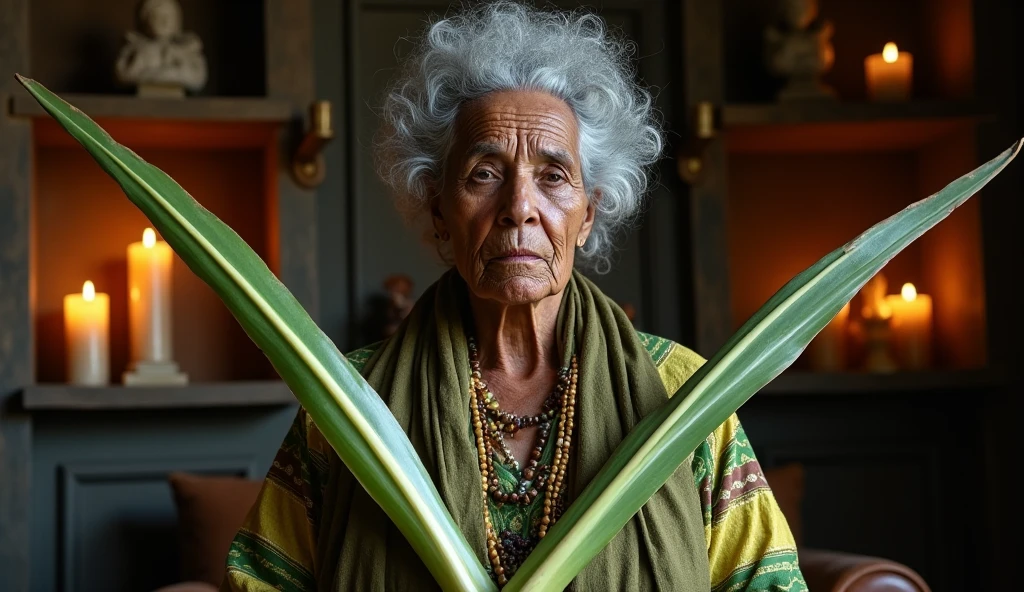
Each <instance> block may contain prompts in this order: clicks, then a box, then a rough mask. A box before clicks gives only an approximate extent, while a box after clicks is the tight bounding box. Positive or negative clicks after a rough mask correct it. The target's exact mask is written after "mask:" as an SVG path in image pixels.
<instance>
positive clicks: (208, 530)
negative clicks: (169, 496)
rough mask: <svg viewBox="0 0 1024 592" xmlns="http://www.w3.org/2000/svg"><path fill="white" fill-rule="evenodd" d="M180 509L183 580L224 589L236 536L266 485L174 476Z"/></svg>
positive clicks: (179, 523)
mask: <svg viewBox="0 0 1024 592" xmlns="http://www.w3.org/2000/svg"><path fill="white" fill-rule="evenodd" d="M168 481H170V484H171V490H172V491H173V492H174V502H175V504H176V505H177V507H178V530H179V533H180V537H181V538H180V541H181V574H180V576H181V579H182V580H186V581H188V580H191V581H198V582H209V583H210V584H212V585H214V586H220V584H221V581H222V580H223V579H224V564H225V563H226V561H227V556H228V549H229V548H230V547H231V541H232V540H233V539H234V538H235V533H237V532H238V529H239V528H240V527H241V526H242V522H244V521H245V516H246V514H248V512H249V508H251V507H252V506H253V504H254V503H256V496H257V495H258V494H259V492H260V488H261V487H262V486H263V481H254V480H251V479H244V478H242V477H223V476H205V475H192V474H188V473H172V474H171V475H169V477H168Z"/></svg>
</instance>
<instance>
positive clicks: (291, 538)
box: [221, 333, 807, 592]
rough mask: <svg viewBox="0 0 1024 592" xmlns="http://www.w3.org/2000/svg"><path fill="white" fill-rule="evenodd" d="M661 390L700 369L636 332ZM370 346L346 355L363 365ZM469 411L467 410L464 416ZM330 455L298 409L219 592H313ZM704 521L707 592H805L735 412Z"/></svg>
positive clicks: (720, 440)
mask: <svg viewBox="0 0 1024 592" xmlns="http://www.w3.org/2000/svg"><path fill="white" fill-rule="evenodd" d="M640 337H641V339H642V341H643V343H644V346H645V347H646V349H647V351H648V353H650V354H651V358H652V359H653V360H654V363H655V366H656V367H657V368H658V373H659V375H660V376H661V379H662V381H663V382H664V383H665V389H666V390H667V391H668V392H669V393H674V392H676V391H677V390H678V389H679V387H680V386H682V384H683V383H684V382H685V381H686V379H687V378H689V377H690V376H691V375H692V374H693V373H694V372H695V371H696V370H697V369H698V368H699V367H700V366H701V364H703V363H704V360H703V358H701V357H700V356H699V355H697V354H696V353H694V352H693V351H691V350H689V349H687V348H685V347H683V346H681V345H679V344H677V343H674V342H672V341H669V340H667V339H662V338H660V337H655V336H653V335H647V334H643V333H641V334H640ZM374 350H375V347H374V346H370V347H367V348H363V349H360V350H357V351H355V352H352V353H351V354H348V358H349V360H350V361H351V362H352V364H353V365H354V366H355V367H356V368H361V367H362V365H363V364H365V362H366V360H368V359H369V357H370V355H372V353H373V351H374ZM467 412H468V411H467ZM332 454H334V451H333V450H332V449H331V447H330V445H329V444H328V443H327V441H326V440H325V439H324V437H323V436H322V435H321V434H320V431H319V430H318V429H317V427H316V425H315V424H314V423H313V420H312V419H311V418H310V417H309V415H308V414H306V412H305V411H304V410H302V409H300V410H299V412H298V414H297V416H296V418H295V422H294V423H293V424H292V427H291V429H290V430H289V432H288V434H287V435H286V436H285V439H284V442H283V443H282V444H281V448H280V450H279V451H278V453H277V456H276V457H275V459H274V463H273V465H272V467H271V469H270V471H269V472H268V474H267V478H266V481H265V482H264V485H263V489H262V491H261V492H260V495H259V498H258V499H257V501H256V504H255V506H254V507H253V508H252V510H250V512H249V515H248V517H247V518H246V521H245V524H244V525H243V526H242V528H241V529H240V530H239V532H238V535H237V536H236V537H235V540H234V542H233V543H232V545H231V549H230V551H229V553H228V558H227V576H226V577H225V580H224V583H223V584H222V586H221V590H222V591H244V592H269V591H271V590H282V591H286V592H303V591H313V590H315V589H316V584H315V582H316V580H315V578H314V574H316V573H318V572H319V570H321V569H331V568H332V567H333V566H322V565H315V560H314V557H316V553H315V552H314V546H315V544H316V540H317V535H318V524H319V519H320V511H321V507H322V503H323V487H324V478H325V477H326V475H327V468H328V459H329V458H330V455H332ZM692 469H693V476H694V486H695V487H696V488H697V490H698V492H699V494H700V499H701V509H702V511H703V517H704V536H705V539H706V542H707V547H708V559H709V564H710V567H711V581H710V582H709V586H708V588H709V590H711V591H712V592H761V591H767V592H782V591H787V592H806V590H807V584H806V583H805V582H804V579H803V575H802V574H801V573H800V568H799V565H798V562H797V552H796V545H795V543H794V541H793V535H792V533H791V532H790V530H789V525H788V524H787V523H786V519H785V517H783V515H782V512H781V510H780V509H779V506H778V504H777V503H776V502H775V498H774V496H773V495H772V492H771V489H770V488H769V487H768V482H767V481H765V478H764V474H763V473H762V472H761V467H760V465H759V464H758V462H757V458H756V456H755V455H754V451H753V449H752V448H751V446H750V442H749V441H748V440H747V436H746V434H745V433H744V431H743V427H742V426H741V425H740V422H739V419H738V418H737V417H736V416H735V415H733V416H732V417H730V418H729V419H728V420H726V422H725V423H723V424H722V425H721V426H719V427H718V429H717V430H715V431H714V433H712V434H711V435H710V436H709V437H708V438H707V440H705V441H704V443H703V444H701V445H700V446H699V447H698V448H697V450H696V451H694V454H693V460H692Z"/></svg>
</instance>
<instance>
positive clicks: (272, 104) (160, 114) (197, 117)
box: [11, 90, 293, 123]
mask: <svg viewBox="0 0 1024 592" xmlns="http://www.w3.org/2000/svg"><path fill="white" fill-rule="evenodd" d="M60 98H62V99H64V100H65V101H67V102H68V103H70V104H72V105H74V106H75V107H77V108H78V109H80V110H81V111H82V112H83V113H85V114H86V115H88V116H89V117H91V118H92V119H114V118H117V119H165V120H166V119H170V120H179V121H223V122H231V121H236V122H237V121H254V122H255V121H262V122H268V123H272V122H277V123H281V122H285V121H288V120H289V119H291V117H292V113H293V109H292V105H291V103H289V102H288V101H282V100H276V99H264V98H257V97H252V98H249V97H238V98H236V97H188V98H184V99H144V98H138V97H135V96H131V95H90V94H73V93H68V94H61V95H60ZM11 114H12V115H15V116H20V117H49V115H48V114H47V113H46V111H44V110H43V108H42V106H40V105H39V103H38V102H36V100H35V99H33V98H32V96H31V95H29V94H28V92H27V91H24V90H21V91H19V92H18V93H17V94H15V96H14V98H13V99H12V101H11Z"/></svg>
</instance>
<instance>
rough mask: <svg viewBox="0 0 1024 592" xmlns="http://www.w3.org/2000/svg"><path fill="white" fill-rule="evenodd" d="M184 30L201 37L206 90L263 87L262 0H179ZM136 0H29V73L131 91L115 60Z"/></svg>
mask: <svg viewBox="0 0 1024 592" xmlns="http://www.w3.org/2000/svg"><path fill="white" fill-rule="evenodd" d="M180 3H181V7H182V15H183V18H184V23H183V24H184V29H185V30H186V31H192V32H194V33H196V34H197V35H198V36H199V38H200V39H201V40H202V42H203V53H204V55H205V56H206V62H207V69H208V71H209V80H208V82H207V85H206V87H205V88H204V89H203V91H202V94H204V95H208V96H217V95H221V96H224V95H227V96H239V95H247V96H259V95H262V94H263V92H264V73H263V68H264V56H263V47H264V36H263V12H262V5H263V2H258V1H252V0H222V1H220V2H206V1H204V0H181V1H180ZM138 4H139V3H138V2H137V1H136V0H107V1H105V2H101V3H95V2H90V3H81V2H75V1H73V0H34V1H33V2H32V17H31V18H32V22H31V27H32V33H33V38H32V72H31V73H30V75H31V76H32V77H34V78H36V79H38V80H39V81H40V82H42V83H43V84H45V85H47V86H48V87H50V88H51V90H55V91H61V92H67V91H72V92H84V93H111V92H129V93H130V92H133V91H131V89H120V88H118V87H117V85H116V83H115V79H114V64H115V63H116V61H117V56H118V54H119V52H120V50H121V47H122V46H123V44H124V35H125V33H126V32H127V31H129V30H134V29H135V28H136V24H135V14H136V7H137V6H138Z"/></svg>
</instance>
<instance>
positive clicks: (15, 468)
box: [0, 0, 32, 592]
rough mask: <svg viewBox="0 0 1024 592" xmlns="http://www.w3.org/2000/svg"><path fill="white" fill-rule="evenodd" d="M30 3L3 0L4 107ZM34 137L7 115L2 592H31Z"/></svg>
mask: <svg viewBox="0 0 1024 592" xmlns="http://www.w3.org/2000/svg"><path fill="white" fill-rule="evenodd" d="M28 5H29V3H28V0H0V73H2V74H0V104H3V105H6V104H7V102H8V101H9V100H10V97H11V96H12V94H13V93H14V92H16V89H17V87H19V86H20V85H18V83H17V81H16V80H15V79H14V76H13V74H14V73H16V72H27V71H28V69H29V56H28V52H29V48H28V44H29V36H28V19H29V15H28ZM31 175H32V136H31V130H30V129H29V125H28V123H27V122H25V121H17V120H14V119H11V118H9V117H8V116H7V115H6V114H5V113H0V590H5V591H9V592H27V591H28V586H29V565H30V560H31V557H30V555H29V549H28V543H29V536H30V532H31V531H30V529H29V515H30V513H31V499H32V496H31V493H32V492H31V467H32V450H31V442H32V426H31V423H30V421H29V418H28V417H25V416H24V415H21V414H19V413H18V412H16V411H14V410H13V407H12V405H11V403H12V402H13V397H15V396H16V395H15V393H16V392H17V390H18V389H20V388H22V387H23V386H25V385H26V384H29V383H31V382H32V322H31V318H32V315H31V300H30V298H31V290H32V286H31V276H30V273H31V261H30V260H31V252H30V242H31V236H30V234H31V227H30V210H31V205H30V204H31V182H32V181H31Z"/></svg>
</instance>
